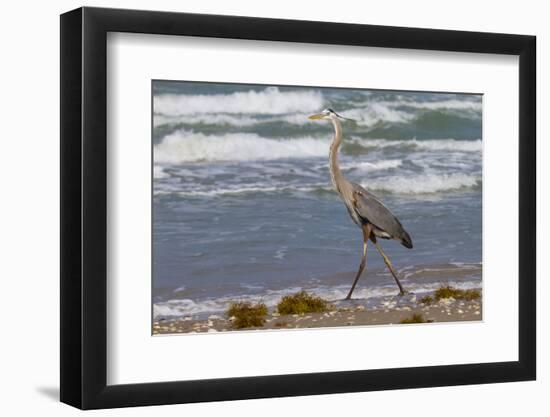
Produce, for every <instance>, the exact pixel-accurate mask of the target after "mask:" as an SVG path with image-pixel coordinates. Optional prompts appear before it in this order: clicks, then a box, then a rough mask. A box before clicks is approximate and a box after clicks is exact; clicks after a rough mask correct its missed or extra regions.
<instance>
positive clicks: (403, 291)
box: [371, 235, 406, 295]
mask: <svg viewBox="0 0 550 417" xmlns="http://www.w3.org/2000/svg"><path fill="white" fill-rule="evenodd" d="M371 240H372V242H373V243H374V246H376V249H377V250H378V252H379V253H380V255H382V258H384V263H385V264H386V266H387V267H388V269H389V270H390V272H391V274H392V276H393V279H395V282H396V284H397V286H398V287H399V295H405V294H406V292H405V290H404V289H403V286H402V285H401V283H400V282H399V278H397V274H396V273H395V271H394V269H393V265H392V264H391V262H390V258H388V257H387V256H386V254H385V253H384V251H383V250H382V248H381V247H380V245H379V244H378V242H377V241H376V238H375V237H374V235H373V236H372V237H371Z"/></svg>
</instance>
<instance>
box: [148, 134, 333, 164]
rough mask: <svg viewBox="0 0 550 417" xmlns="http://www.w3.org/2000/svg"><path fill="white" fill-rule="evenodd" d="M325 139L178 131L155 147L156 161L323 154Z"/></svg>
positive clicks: (327, 144) (170, 161) (300, 156)
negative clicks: (277, 137) (270, 137)
mask: <svg viewBox="0 0 550 417" xmlns="http://www.w3.org/2000/svg"><path fill="white" fill-rule="evenodd" d="M328 149H329V140H328V139H314V138H312V137H302V138H294V139H267V138H263V137H261V136H258V135H256V134H252V133H231V134H225V135H204V134H202V133H194V132H190V131H185V130H179V131H176V132H174V133H172V134H169V135H167V136H166V137H164V139H163V140H162V142H161V143H160V144H158V145H156V146H155V148H154V158H155V162H156V163H168V164H177V163H182V162H194V161H251V160H269V159H281V158H307V157H319V156H326V155H327V154H328Z"/></svg>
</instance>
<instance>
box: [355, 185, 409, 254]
mask: <svg viewBox="0 0 550 417" xmlns="http://www.w3.org/2000/svg"><path fill="white" fill-rule="evenodd" d="M352 186H353V197H354V207H355V210H356V212H357V214H358V215H359V216H360V217H361V218H363V219H364V220H366V221H368V222H369V223H371V224H373V225H374V226H376V228H378V229H380V230H381V231H383V232H385V233H387V234H388V235H389V236H388V237H389V238H390V239H396V240H399V241H400V242H401V243H402V244H403V245H404V246H405V247H407V248H412V241H411V237H410V236H409V234H408V233H407V231H406V230H405V228H404V227H403V225H402V224H401V222H400V221H399V220H398V219H397V217H395V216H394V214H393V213H392V212H391V211H390V209H388V208H387V207H386V206H385V205H384V204H382V202H381V201H380V200H378V199H377V198H376V197H375V196H374V195H373V194H371V193H369V192H368V191H367V190H365V189H364V188H363V187H361V186H360V185H359V184H355V183H352Z"/></svg>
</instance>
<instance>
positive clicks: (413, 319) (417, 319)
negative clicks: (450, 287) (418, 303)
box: [399, 313, 427, 324]
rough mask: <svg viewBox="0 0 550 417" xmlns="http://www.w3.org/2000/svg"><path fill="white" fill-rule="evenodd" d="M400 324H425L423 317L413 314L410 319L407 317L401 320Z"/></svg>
mask: <svg viewBox="0 0 550 417" xmlns="http://www.w3.org/2000/svg"><path fill="white" fill-rule="evenodd" d="M399 323H400V324H415V323H427V322H426V320H424V316H422V314H416V313H415V314H413V315H412V316H411V317H408V318H406V319H403V320H401V321H400V322H399Z"/></svg>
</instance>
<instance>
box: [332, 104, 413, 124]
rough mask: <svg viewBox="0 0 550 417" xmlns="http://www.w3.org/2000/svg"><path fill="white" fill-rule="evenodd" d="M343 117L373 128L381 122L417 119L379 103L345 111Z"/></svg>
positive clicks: (404, 121)
mask: <svg viewBox="0 0 550 417" xmlns="http://www.w3.org/2000/svg"><path fill="white" fill-rule="evenodd" d="M342 115H343V116H345V117H348V118H350V119H353V120H355V122H356V123H357V124H358V125H360V126H372V125H375V124H377V123H379V122H387V123H406V122H408V121H411V120H413V119H414V118H415V117H416V116H415V115H414V114H412V113H407V112H405V111H400V110H396V109H394V108H392V107H391V106H388V105H386V104H383V103H377V102H374V103H371V104H369V105H368V107H362V108H355V109H350V110H346V111H343V112H342Z"/></svg>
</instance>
